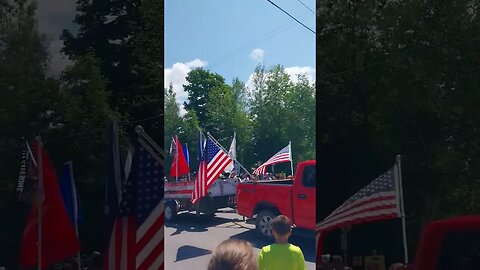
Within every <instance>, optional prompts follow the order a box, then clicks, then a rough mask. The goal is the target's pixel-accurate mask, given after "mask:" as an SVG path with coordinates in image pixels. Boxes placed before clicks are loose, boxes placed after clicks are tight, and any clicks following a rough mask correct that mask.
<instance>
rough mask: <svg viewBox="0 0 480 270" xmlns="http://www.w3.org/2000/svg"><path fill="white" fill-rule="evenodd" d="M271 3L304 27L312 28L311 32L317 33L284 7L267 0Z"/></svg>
mask: <svg viewBox="0 0 480 270" xmlns="http://www.w3.org/2000/svg"><path fill="white" fill-rule="evenodd" d="M267 1H268V2H269V3H270V4H272V5H274V6H275V7H276V8H278V9H280V10H281V11H283V12H284V13H285V14H287V15H288V16H290V18H292V19H294V20H295V21H296V22H298V23H299V24H301V25H302V26H303V27H305V28H307V29H308V30H310V32H312V33H314V34H316V33H315V31H313V30H312V29H310V27H308V26H306V25H305V24H303V23H302V22H301V21H299V20H297V18H295V17H293V16H292V15H290V13H288V12H287V11H285V10H284V9H283V8H281V7H279V6H278V5H277V4H275V3H273V2H272V1H270V0H267Z"/></svg>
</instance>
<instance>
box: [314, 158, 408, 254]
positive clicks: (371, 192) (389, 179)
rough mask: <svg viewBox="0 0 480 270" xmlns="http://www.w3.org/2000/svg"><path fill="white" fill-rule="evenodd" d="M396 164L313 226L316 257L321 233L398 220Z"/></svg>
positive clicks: (320, 246) (399, 213)
mask: <svg viewBox="0 0 480 270" xmlns="http://www.w3.org/2000/svg"><path fill="white" fill-rule="evenodd" d="M401 213H402V212H401V208H400V195H399V182H398V176H397V165H395V166H393V167H392V168H390V169H389V170H387V171H386V172H385V173H383V174H382V175H380V176H379V177H377V178H376V179H375V180H374V181H373V182H371V183H370V184H369V185H367V186H366V187H364V188H362V189H361V190H360V191H358V192H357V193H355V194H354V195H353V196H352V197H350V198H349V199H348V200H347V201H345V202H344V203H343V204H342V205H341V206H340V207H338V208H337V209H336V210H335V211H333V212H332V213H331V214H330V215H329V216H327V217H326V218H325V219H324V220H323V221H322V222H320V223H318V224H317V228H316V241H317V255H320V253H321V252H322V246H323V238H324V236H325V235H324V234H325V233H326V232H328V231H331V230H334V229H338V228H342V227H348V226H352V225H355V224H362V223H369V222H374V221H380V220H388V219H394V218H399V217H401Z"/></svg>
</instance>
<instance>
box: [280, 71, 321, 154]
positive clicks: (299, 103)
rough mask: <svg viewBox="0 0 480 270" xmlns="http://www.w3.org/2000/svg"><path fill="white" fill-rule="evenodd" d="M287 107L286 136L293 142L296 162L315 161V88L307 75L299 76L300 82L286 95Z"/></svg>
mask: <svg viewBox="0 0 480 270" xmlns="http://www.w3.org/2000/svg"><path fill="white" fill-rule="evenodd" d="M285 106H286V116H287V119H288V121H287V122H286V125H287V131H286V136H287V138H288V139H289V140H291V141H292V152H293V153H292V155H293V159H294V161H295V162H299V161H303V160H308V159H315V140H316V136H315V87H314V86H313V85H311V84H310V82H309V81H308V78H307V77H306V75H299V76H298V82H297V83H295V84H294V86H293V87H292V90H291V91H290V92H288V93H287V94H286V95H285ZM293 119H294V121H292V120H293Z"/></svg>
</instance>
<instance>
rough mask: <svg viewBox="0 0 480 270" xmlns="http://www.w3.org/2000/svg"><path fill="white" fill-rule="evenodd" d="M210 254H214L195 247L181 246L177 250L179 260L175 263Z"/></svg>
mask: <svg viewBox="0 0 480 270" xmlns="http://www.w3.org/2000/svg"><path fill="white" fill-rule="evenodd" d="M210 253H212V251H211V250H208V249H203V248H198V247H194V246H181V247H180V248H178V250H177V258H176V259H175V262H179V261H183V260H187V259H191V258H195V257H200V256H203V255H207V254H210Z"/></svg>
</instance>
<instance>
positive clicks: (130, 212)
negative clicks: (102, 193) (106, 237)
mask: <svg viewBox="0 0 480 270" xmlns="http://www.w3.org/2000/svg"><path fill="white" fill-rule="evenodd" d="M160 159H161V157H159V156H158V155H156V153H153V151H152V147H151V146H149V145H148V143H147V142H146V141H145V140H143V139H141V138H139V140H138V142H137V144H136V146H135V150H134V154H133V160H132V168H131V172H130V175H129V178H128V179H127V180H126V182H125V184H124V185H123V191H122V196H121V197H122V200H121V202H120V205H119V207H118V212H117V217H116V219H115V222H114V224H113V229H112V234H111V238H110V243H109V248H108V251H107V252H108V259H107V261H106V262H105V263H106V264H105V266H106V267H104V269H115V270H137V269H138V270H144V269H164V259H163V250H164V248H163V246H164V238H163V232H164V226H163V225H164V213H163V210H164V201H163V197H164V180H163V179H164V170H163V166H162V163H161V160H160Z"/></svg>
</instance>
